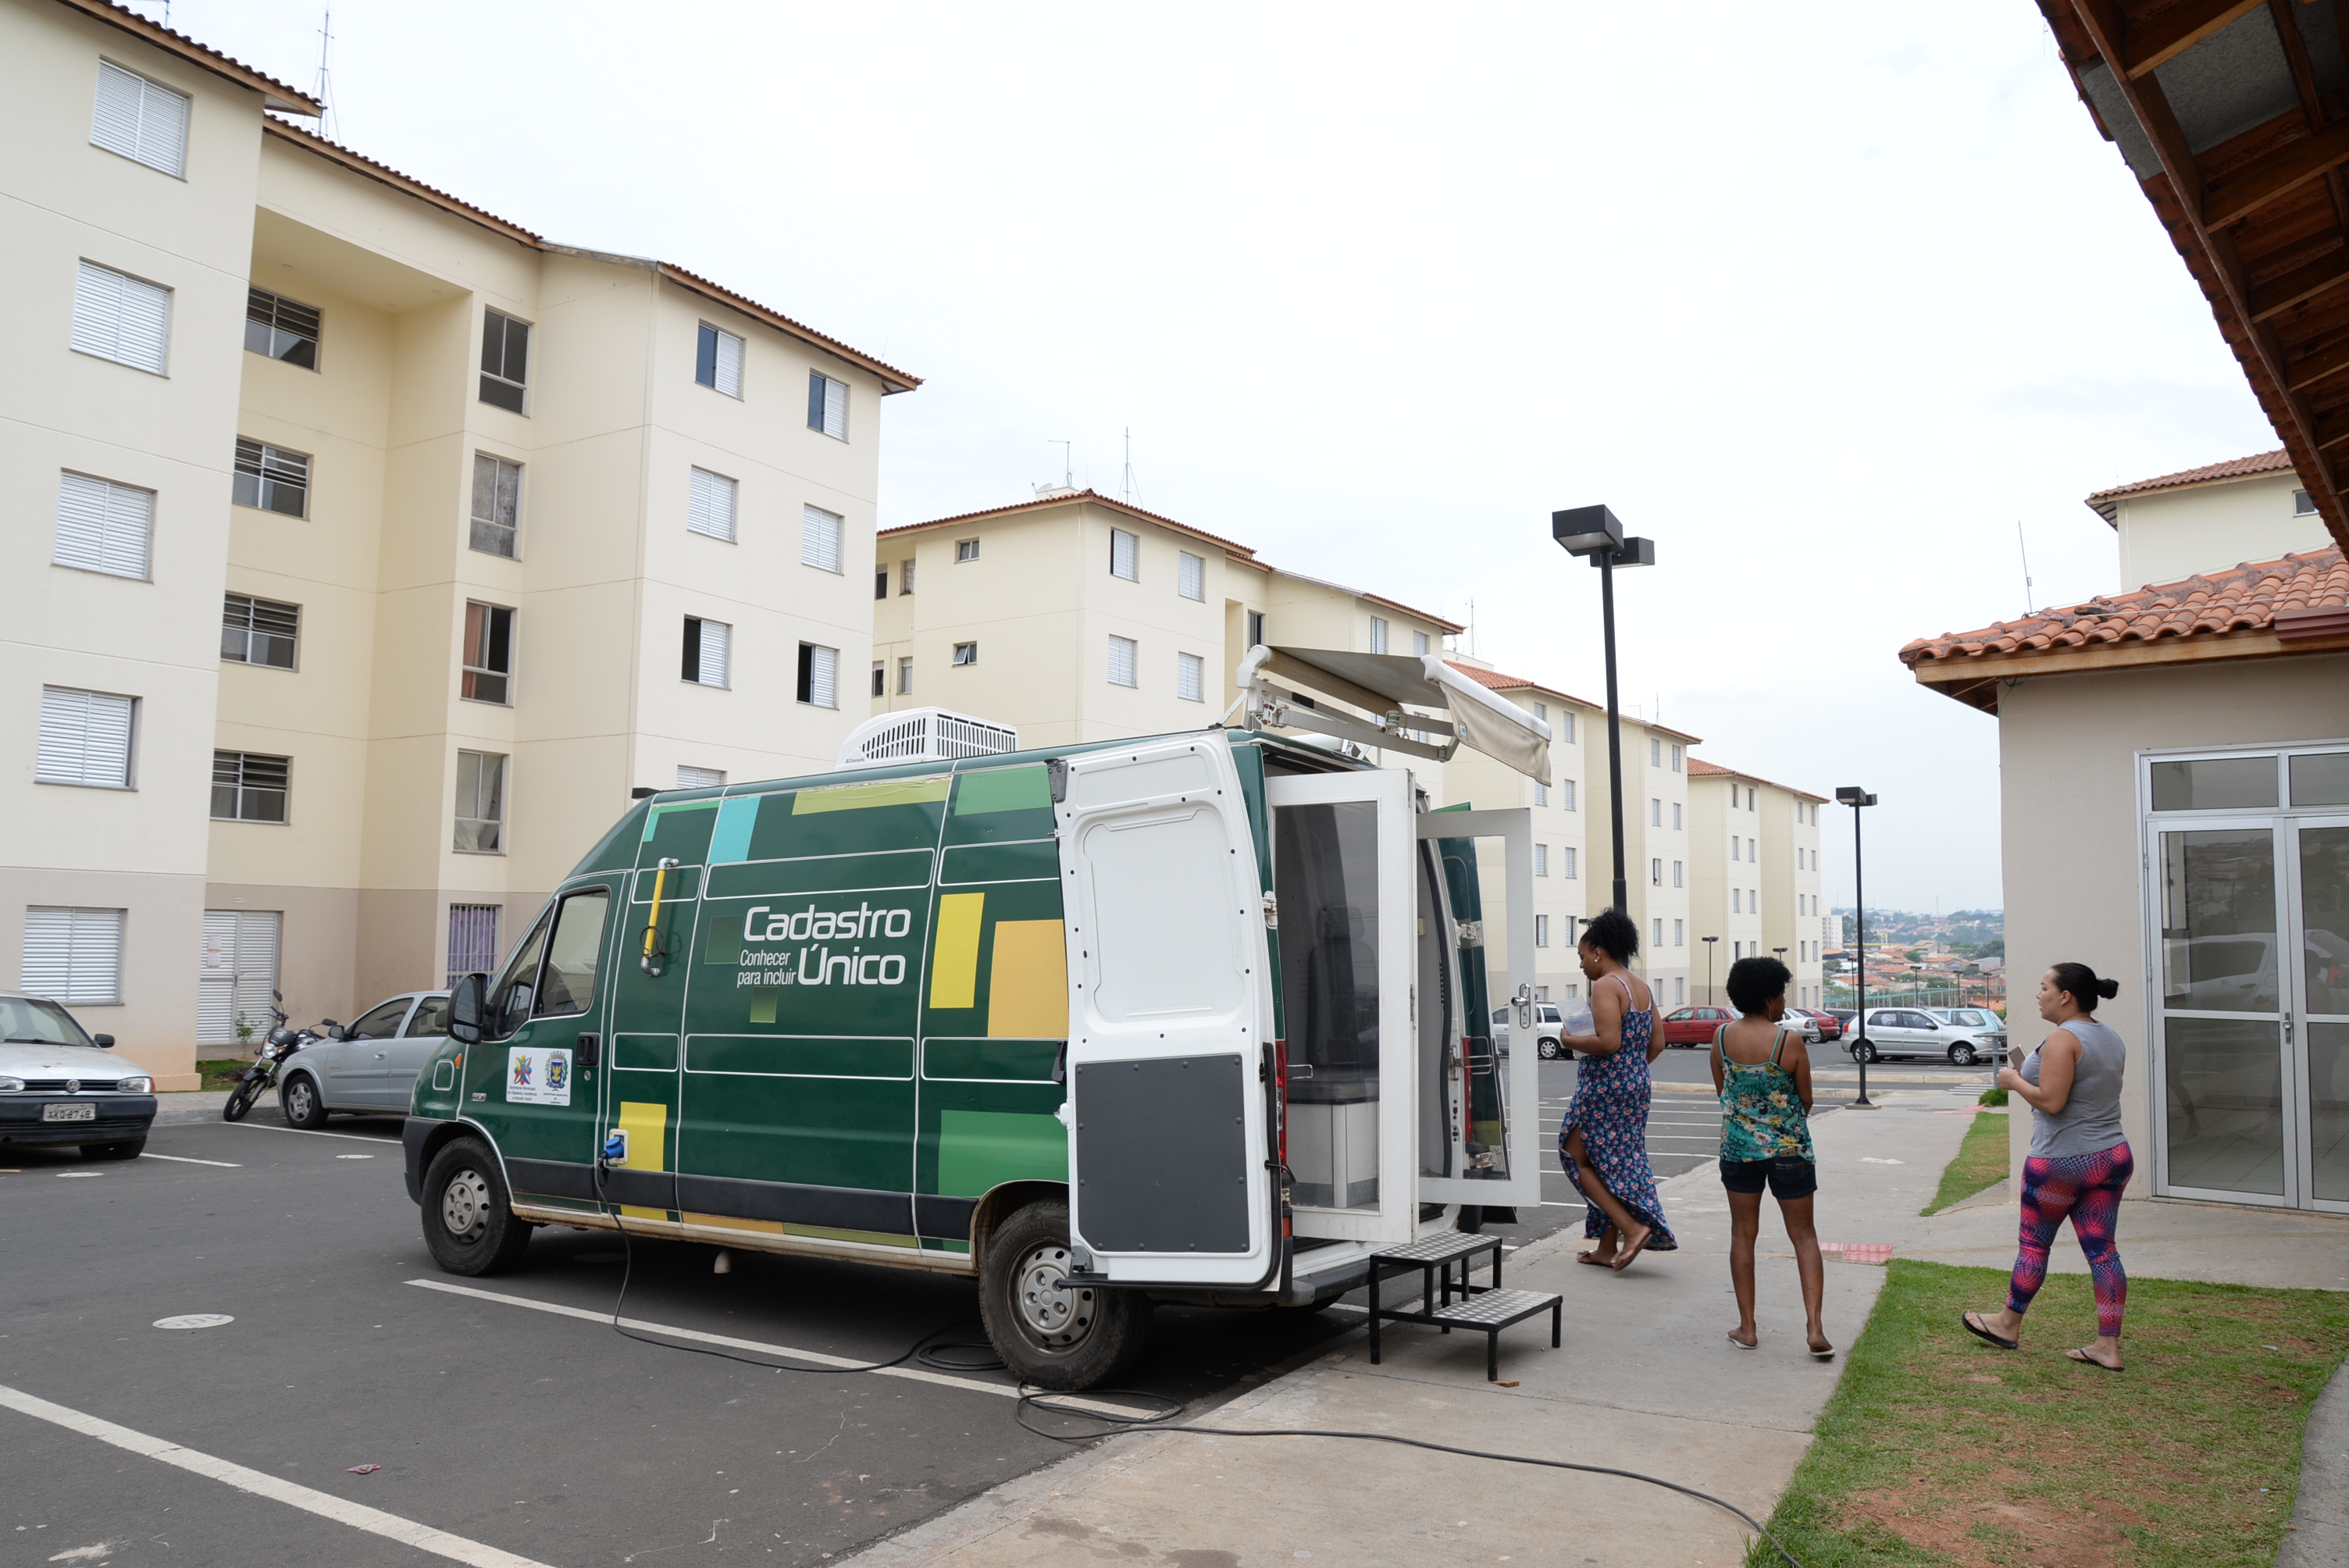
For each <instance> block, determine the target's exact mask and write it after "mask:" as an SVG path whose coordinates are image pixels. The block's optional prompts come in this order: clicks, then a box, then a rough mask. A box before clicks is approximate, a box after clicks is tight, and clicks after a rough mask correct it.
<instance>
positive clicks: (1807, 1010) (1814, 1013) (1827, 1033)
mask: <svg viewBox="0 0 2349 1568" xmlns="http://www.w3.org/2000/svg"><path fill="white" fill-rule="evenodd" d="M1786 1011H1788V1012H1789V1013H1800V1014H1802V1015H1803V1016H1805V1017H1808V1018H1816V1019H1817V1020H1818V1022H1819V1038H1820V1039H1822V1040H1840V1039H1842V1038H1843V1020H1842V1019H1840V1018H1838V1017H1837V1016H1835V1015H1834V1014H1833V1013H1822V1012H1820V1011H1819V1010H1818V1009H1817V1008H1816V1007H1789V1008H1787V1009H1786Z"/></svg>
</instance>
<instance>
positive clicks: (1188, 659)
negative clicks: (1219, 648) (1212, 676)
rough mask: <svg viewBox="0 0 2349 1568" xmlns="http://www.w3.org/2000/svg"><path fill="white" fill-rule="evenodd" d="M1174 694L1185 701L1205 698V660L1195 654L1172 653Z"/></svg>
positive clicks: (1199, 700) (1202, 700) (1204, 699)
mask: <svg viewBox="0 0 2349 1568" xmlns="http://www.w3.org/2000/svg"><path fill="white" fill-rule="evenodd" d="M1174 695H1175V696H1177V697H1180V698H1181V699H1182V700H1183V701H1185V702H1205V701H1206V700H1207V661H1206V659H1205V658H1203V657H1201V656H1200V655H1197V654H1176V655H1174Z"/></svg>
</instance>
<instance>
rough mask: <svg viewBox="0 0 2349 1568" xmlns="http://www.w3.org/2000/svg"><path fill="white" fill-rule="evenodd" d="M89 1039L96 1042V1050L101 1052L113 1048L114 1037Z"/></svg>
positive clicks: (99, 1036) (105, 1036)
mask: <svg viewBox="0 0 2349 1568" xmlns="http://www.w3.org/2000/svg"><path fill="white" fill-rule="evenodd" d="M90 1038H91V1039H92V1040H93V1041H95V1042H97V1045H98V1049H99V1050H101V1051H110V1050H112V1049H113V1048H114V1037H113V1036H112V1035H92V1036H91V1037H90Z"/></svg>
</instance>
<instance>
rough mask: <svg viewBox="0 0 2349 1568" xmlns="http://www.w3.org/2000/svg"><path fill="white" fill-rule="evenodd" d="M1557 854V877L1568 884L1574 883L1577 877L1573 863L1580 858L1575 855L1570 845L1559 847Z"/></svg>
mask: <svg viewBox="0 0 2349 1568" xmlns="http://www.w3.org/2000/svg"><path fill="white" fill-rule="evenodd" d="M1557 854H1558V875H1559V876H1560V877H1561V878H1563V879H1564V880H1566V881H1568V882H1572V881H1575V880H1576V877H1577V869H1576V863H1575V862H1576V861H1578V860H1579V859H1580V858H1581V857H1580V856H1579V855H1578V854H1576V852H1575V849H1574V846H1573V845H1572V844H1565V845H1561V846H1560V847H1559V849H1558V851H1557Z"/></svg>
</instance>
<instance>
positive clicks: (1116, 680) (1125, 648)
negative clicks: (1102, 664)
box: [1109, 637, 1134, 686]
mask: <svg viewBox="0 0 2349 1568" xmlns="http://www.w3.org/2000/svg"><path fill="white" fill-rule="evenodd" d="M1133 655H1134V643H1133V638H1132V637H1112V638H1111V639H1110V640H1109V679H1110V684H1111V685H1112V686H1132V685H1133V684H1134V671H1133V665H1134V657H1133Z"/></svg>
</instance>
